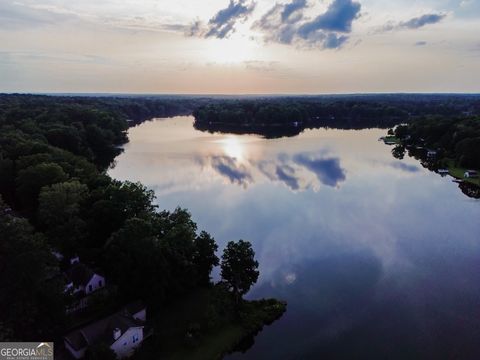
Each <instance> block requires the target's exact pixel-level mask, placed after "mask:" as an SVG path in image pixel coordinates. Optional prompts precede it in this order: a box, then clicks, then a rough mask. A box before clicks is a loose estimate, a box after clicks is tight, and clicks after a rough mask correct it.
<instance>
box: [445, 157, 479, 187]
mask: <svg viewBox="0 0 480 360" xmlns="http://www.w3.org/2000/svg"><path fill="white" fill-rule="evenodd" d="M445 165H446V167H447V169H448V171H449V173H450V175H451V176H453V177H455V178H457V179H460V180H463V181H466V182H469V183H471V184H475V185H479V186H480V179H478V178H477V179H470V178H465V177H464V174H465V172H466V171H467V170H473V169H465V168H461V167H457V166H456V165H455V162H454V161H453V160H452V159H446V160H445Z"/></svg>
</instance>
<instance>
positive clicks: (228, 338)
mask: <svg viewBox="0 0 480 360" xmlns="http://www.w3.org/2000/svg"><path fill="white" fill-rule="evenodd" d="M286 306H287V305H286V303H285V302H281V301H278V300H275V299H267V300H265V299H263V300H254V301H245V300H243V301H242V302H241V303H240V304H239V305H235V304H234V301H233V299H232V298H231V296H230V294H227V293H225V292H224V291H223V290H222V289H219V288H218V287H217V286H213V287H212V288H209V289H200V290H197V291H195V292H194V293H193V294H191V296H189V297H188V298H186V299H183V300H182V301H180V302H177V303H175V304H171V305H169V306H167V307H166V308H165V309H163V311H162V312H161V313H159V314H157V315H156V316H155V318H154V320H153V323H152V325H153V327H154V328H155V333H154V335H153V336H152V338H150V339H148V340H147V341H146V342H145V343H144V344H143V346H142V348H141V349H140V350H139V352H138V353H137V354H136V355H135V357H134V359H135V360H143V359H145V360H146V359H152V358H161V359H164V360H183V359H189V360H213V359H222V358H223V357H224V356H225V355H227V354H229V353H231V352H234V351H236V350H246V349H248V347H249V346H245V345H246V344H251V343H252V342H253V338H254V337H255V336H256V335H257V334H258V333H259V332H260V331H262V329H263V328H264V326H268V325H270V324H271V323H273V322H274V321H275V320H277V319H279V318H280V317H281V316H282V315H283V314H284V312H285V311H286Z"/></svg>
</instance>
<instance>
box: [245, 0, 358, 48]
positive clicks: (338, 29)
mask: <svg viewBox="0 0 480 360" xmlns="http://www.w3.org/2000/svg"><path fill="white" fill-rule="evenodd" d="M307 8H308V4H307V2H306V1H305V0H293V1H292V2H290V3H287V4H276V5H275V6H273V7H272V8H271V9H270V10H269V11H268V12H267V13H265V14H264V15H263V16H262V18H261V19H260V20H259V21H257V22H256V23H255V24H254V27H255V28H257V29H260V30H262V31H263V32H264V34H265V40H266V41H272V42H278V43H282V44H296V45H298V46H307V47H320V48H323V49H338V48H341V47H342V46H343V45H344V44H345V43H346V42H347V41H348V39H349V37H348V36H347V35H346V34H349V33H351V31H352V23H353V21H354V20H355V19H357V18H358V17H359V16H360V10H361V4H360V3H358V2H354V1H352V0H334V1H333V2H331V3H330V5H329V7H328V8H327V10H326V11H325V12H324V13H323V14H320V15H318V16H317V17H316V18H314V19H306V18H305V15H304V10H305V9H307Z"/></svg>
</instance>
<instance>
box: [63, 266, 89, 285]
mask: <svg viewBox="0 0 480 360" xmlns="http://www.w3.org/2000/svg"><path fill="white" fill-rule="evenodd" d="M93 275H95V272H94V271H93V270H92V269H90V268H89V267H88V266H87V265H85V264H82V263H75V264H73V265H72V266H71V267H70V269H69V270H68V272H67V276H68V278H69V279H70V281H72V282H73V285H74V286H79V285H83V286H85V285H87V284H88V282H89V281H90V279H91V278H92V277H93Z"/></svg>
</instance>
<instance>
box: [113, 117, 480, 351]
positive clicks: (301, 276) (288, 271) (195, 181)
mask: <svg viewBox="0 0 480 360" xmlns="http://www.w3.org/2000/svg"><path fill="white" fill-rule="evenodd" d="M192 124H193V118H191V117H177V118H173V119H158V120H154V121H150V122H145V123H143V124H141V125H140V126H137V127H135V128H132V129H130V131H129V138H130V143H128V144H127V145H126V146H125V152H124V153H123V154H122V155H120V156H119V157H118V158H117V160H116V161H117V164H116V167H115V168H113V169H111V170H110V174H111V176H113V177H115V178H117V179H121V180H132V181H141V182H142V183H143V184H145V185H146V186H148V187H149V188H152V189H154V190H155V192H156V195H157V197H158V199H157V201H158V204H159V206H160V208H162V209H169V210H173V209H174V208H175V207H177V206H181V207H186V208H188V209H189V210H190V211H191V213H192V214H193V218H194V220H195V221H196V222H197V223H198V225H199V229H200V230H203V229H205V230H207V231H208V232H210V233H211V234H212V235H213V236H214V237H215V239H216V241H217V243H218V244H219V246H220V249H222V248H223V247H224V246H225V244H226V243H227V242H228V241H229V240H238V239H245V240H249V241H251V242H252V244H253V247H254V249H255V252H256V255H257V259H258V261H259V262H260V278H259V281H258V283H257V284H256V285H255V287H254V288H253V289H252V290H251V291H250V293H249V294H248V297H249V298H261V297H275V298H279V299H283V300H286V301H288V311H287V313H286V314H285V315H284V316H283V317H282V318H281V319H280V320H279V321H277V322H275V323H274V324H273V325H271V326H268V327H265V328H264V330H263V331H262V332H261V333H260V334H259V335H258V336H257V337H256V338H255V344H254V345H253V346H252V347H251V348H250V349H249V350H248V351H247V352H246V353H244V354H240V353H237V354H233V355H231V356H229V359H412V358H415V359H417V358H418V359H478V358H480V236H479V234H480V202H479V201H478V200H473V199H470V198H468V197H466V196H465V195H463V194H462V192H461V191H460V190H459V189H458V188H457V185H456V184H454V183H452V181H451V178H449V177H446V178H442V177H440V176H439V175H437V174H434V173H431V172H429V171H428V170H425V169H423V168H422V167H421V165H420V164H419V163H418V162H417V161H416V160H414V159H411V158H408V157H406V158H405V159H404V160H396V159H395V158H393V157H392V155H391V153H390V151H391V147H388V146H386V145H384V144H383V143H382V142H379V141H378V139H379V137H380V136H383V135H384V134H385V130H378V129H373V130H361V131H344V130H331V129H319V130H308V131H305V132H304V133H302V134H301V135H299V136H296V137H293V138H282V139H275V140H266V139H263V138H261V137H258V136H249V135H243V136H238V135H227V134H209V133H202V132H199V131H196V130H195V129H193V126H192ZM217 276H218V275H217Z"/></svg>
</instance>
